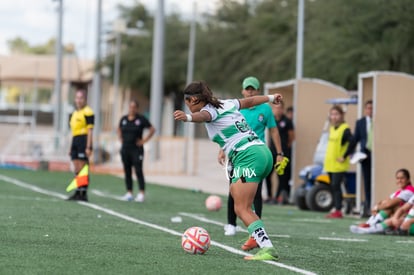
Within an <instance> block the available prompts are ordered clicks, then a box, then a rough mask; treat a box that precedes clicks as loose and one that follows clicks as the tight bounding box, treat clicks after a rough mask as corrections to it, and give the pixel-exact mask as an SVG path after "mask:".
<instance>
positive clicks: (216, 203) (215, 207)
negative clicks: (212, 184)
mask: <svg viewBox="0 0 414 275" xmlns="http://www.w3.org/2000/svg"><path fill="white" fill-rule="evenodd" d="M206 208H207V210H208V211H219V210H220V208H221V198H220V197H219V196H216V195H211V196H209V197H208V198H207V199H206Z"/></svg>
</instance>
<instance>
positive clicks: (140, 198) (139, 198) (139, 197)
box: [135, 193, 145, 202]
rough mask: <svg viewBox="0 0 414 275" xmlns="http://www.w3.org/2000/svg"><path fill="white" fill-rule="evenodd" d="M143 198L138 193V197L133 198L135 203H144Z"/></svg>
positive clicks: (142, 195)
mask: <svg viewBox="0 0 414 275" xmlns="http://www.w3.org/2000/svg"><path fill="white" fill-rule="evenodd" d="M144 200H145V196H144V194H142V193H138V195H137V196H136V197H135V201H136V202H144Z"/></svg>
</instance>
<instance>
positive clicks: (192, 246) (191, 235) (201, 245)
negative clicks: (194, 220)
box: [181, 226, 210, 254]
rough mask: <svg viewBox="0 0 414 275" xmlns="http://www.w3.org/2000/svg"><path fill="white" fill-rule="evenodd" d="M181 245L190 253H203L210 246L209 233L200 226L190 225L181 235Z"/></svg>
mask: <svg viewBox="0 0 414 275" xmlns="http://www.w3.org/2000/svg"><path fill="white" fill-rule="evenodd" d="M181 247H182V248H183V249H184V251H185V252H187V253H190V254H204V253H206V251H207V250H208V249H209V247H210V235H209V234H208V232H207V230H205V229H204V228H202V227H199V226H194V227H190V228H188V229H187V230H186V231H185V232H184V234H183V236H182V237H181Z"/></svg>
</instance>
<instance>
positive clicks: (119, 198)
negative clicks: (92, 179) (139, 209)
mask: <svg viewBox="0 0 414 275" xmlns="http://www.w3.org/2000/svg"><path fill="white" fill-rule="evenodd" d="M91 192H92V193H93V194H95V195H97V196H99V197H104V198H111V199H114V200H118V201H124V200H123V199H122V197H121V196H114V195H111V194H108V193H106V192H103V191H99V190H96V189H91Z"/></svg>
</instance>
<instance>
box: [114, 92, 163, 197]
mask: <svg viewBox="0 0 414 275" xmlns="http://www.w3.org/2000/svg"><path fill="white" fill-rule="evenodd" d="M144 129H148V130H149V132H148V134H147V135H146V136H145V137H144V138H143V131H144ZM154 133H155V128H154V127H153V126H152V125H151V123H150V122H149V121H148V119H147V118H146V117H144V116H143V115H141V114H139V113H138V102H137V101H136V100H131V102H130V103H129V109H128V114H127V115H125V116H123V117H122V118H121V120H120V122H119V127H118V136H119V139H120V140H121V144H122V147H121V158H122V163H123V165H124V173H125V185H126V189H127V193H126V194H125V195H124V196H123V199H124V200H126V201H132V200H133V198H134V197H133V193H132V189H133V188H132V185H133V184H132V167H134V169H135V173H136V176H137V180H138V187H139V191H138V194H137V196H136V198H135V201H137V202H143V201H144V199H145V179H144V173H143V171H142V166H143V160H144V147H143V145H144V144H145V143H146V142H147V141H149V140H150V139H151V137H152V136H153V135H154Z"/></svg>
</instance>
